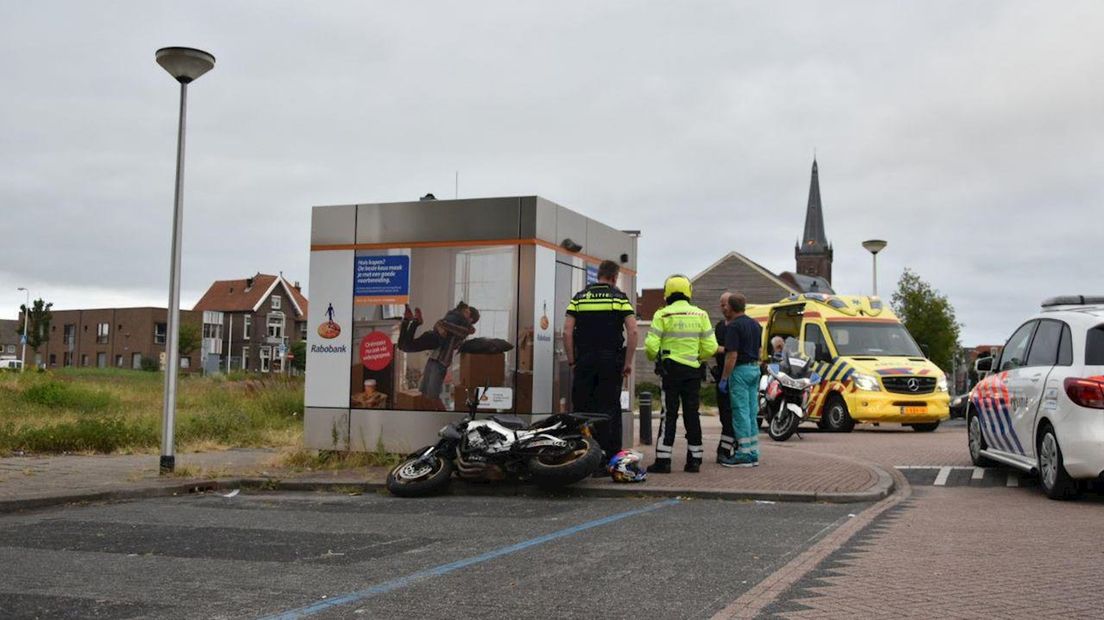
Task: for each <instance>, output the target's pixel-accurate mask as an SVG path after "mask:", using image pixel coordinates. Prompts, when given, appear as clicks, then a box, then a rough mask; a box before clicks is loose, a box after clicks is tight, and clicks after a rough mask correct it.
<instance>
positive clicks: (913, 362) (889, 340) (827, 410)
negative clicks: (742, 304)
mask: <svg viewBox="0 0 1104 620" xmlns="http://www.w3.org/2000/svg"><path fill="white" fill-rule="evenodd" d="M747 314H748V316H750V317H751V318H753V319H755V320H757V321H759V324H760V325H762V326H763V355H764V358H769V357H770V355H771V339H772V338H773V337H775V336H780V337H781V338H782V339H783V342H784V347H785V349H786V350H787V351H789V352H791V353H798V354H799V355H801V356H803V357H805V358H807V359H810V360H813V370H815V371H816V372H817V374H819V375H820V376H821V378H822V380H821V382H820V384H818V385H817V386H815V387H814V388H813V393H812V395H811V396H810V400H809V411H808V418H807V419H811V420H815V421H816V422H817V424H818V425H819V426H820V427H821V428H823V429H826V430H831V431H836V432H850V431H851V429H852V428H854V426H855V423H856V422H886V423H896V424H902V425H905V426H910V427H912V428H913V429H915V430H917V431H921V432H930V431H934V430H935V429H936V428H937V427H938V426H939V423H940V422H941V421H942V420H945V419H947V418H948V417H949V409H948V405H949V402H950V398H949V396H948V394H947V377H946V375H945V374H944V373H943V371H942V370H940V369H939V367H938V366H936V365H935V364H934V363H932V362H931V360H929V359H927V358H926V357H925V356H924V353H923V352H922V351H921V349H920V347H919V346H918V345H917V344H916V341H915V340H913V338H912V336H911V335H910V334H909V332H908V330H907V329H905V326H904V325H902V324H901V321H899V320H898V319H897V317H896V315H894V314H893V311H892V310H890V309H889V307H888V306H887V305H886V304H884V303H883V302H882V300H880V299H879V298H877V297H859V296H845V295H824V294H819V293H805V294H798V295H790V296H789V297H787V298H786V299H783V300H782V301H779V302H778V303H774V304H769V305H749V306H748V308H747Z"/></svg>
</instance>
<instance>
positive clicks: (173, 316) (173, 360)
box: [155, 47, 215, 474]
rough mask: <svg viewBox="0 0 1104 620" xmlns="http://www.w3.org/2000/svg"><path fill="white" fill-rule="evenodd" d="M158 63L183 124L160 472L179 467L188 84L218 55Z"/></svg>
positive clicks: (170, 52)
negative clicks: (176, 97) (171, 84)
mask: <svg viewBox="0 0 1104 620" xmlns="http://www.w3.org/2000/svg"><path fill="white" fill-rule="evenodd" d="M155 56H156V59H157V64H159V65H161V67H162V68H163V69H164V70H165V71H168V72H169V75H171V76H173V78H174V79H175V80H176V81H177V82H180V125H179V130H178V132H177V138H176V140H177V143H176V193H175V195H174V199H173V226H172V250H171V252H172V253H171V255H170V259H169V263H170V267H169V312H168V314H169V316H168V321H167V325H166V326H165V327H166V331H167V332H168V333H166V334H165V337H166V345H165V349H166V351H165V358H166V359H165V365H166V368H165V406H164V414H163V416H162V421H161V473H162V474H168V473H172V471H173V470H174V469H175V468H176V451H175V447H174V445H173V424H174V417H175V414H176V379H177V374H178V371H179V369H180V361H179V360H180V327H179V325H180V234H181V229H182V228H183V223H184V213H183V206H184V205H183V202H184V125H185V120H186V119H187V116H188V114H187V112H188V84H190V83H192V82H194V81H195V80H197V79H199V77H200V76H201V75H203V74H204V73H207V72H208V71H210V70H211V69H213V68H214V66H215V57H214V56H212V55H211V54H208V53H207V52H204V51H203V50H197V49H193V48H190V47H164V48H161V49H159V50H157V54H156V55H155Z"/></svg>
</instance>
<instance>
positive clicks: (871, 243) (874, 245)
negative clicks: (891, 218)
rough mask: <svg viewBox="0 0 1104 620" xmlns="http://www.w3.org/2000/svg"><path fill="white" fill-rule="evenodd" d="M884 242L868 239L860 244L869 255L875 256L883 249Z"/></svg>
mask: <svg viewBox="0 0 1104 620" xmlns="http://www.w3.org/2000/svg"><path fill="white" fill-rule="evenodd" d="M886 245H887V244H886V242H885V241H884V240H883V239H870V240H867V241H863V242H862V246H863V247H864V248H866V250H867V251H868V252H870V253H871V254H877V253H878V252H881V251H882V250H884V249H885V246H886Z"/></svg>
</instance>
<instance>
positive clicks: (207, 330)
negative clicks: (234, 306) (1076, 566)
mask: <svg viewBox="0 0 1104 620" xmlns="http://www.w3.org/2000/svg"><path fill="white" fill-rule="evenodd" d="M203 337H204V338H214V339H216V340H221V339H222V325H220V324H218V323H204V324H203Z"/></svg>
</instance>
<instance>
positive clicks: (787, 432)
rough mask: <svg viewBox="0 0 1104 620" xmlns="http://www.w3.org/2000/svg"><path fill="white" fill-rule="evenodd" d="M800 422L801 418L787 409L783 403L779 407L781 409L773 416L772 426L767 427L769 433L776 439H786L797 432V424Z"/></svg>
mask: <svg viewBox="0 0 1104 620" xmlns="http://www.w3.org/2000/svg"><path fill="white" fill-rule="evenodd" d="M800 423H801V418H799V417H797V416H796V415H794V414H793V412H792V411H790V410H789V409H786V406H785V405H783V406H782V407H780V408H779V411H778V412H777V413H775V414H774V416H773V417H771V419H770V426H768V427H767V434H768V435H770V438H771V439H773V440H775V441H786V440H787V439H789V438H790V437H791V436H792V435H793V434H794V433H796V432H797V425H798V424H800Z"/></svg>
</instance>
